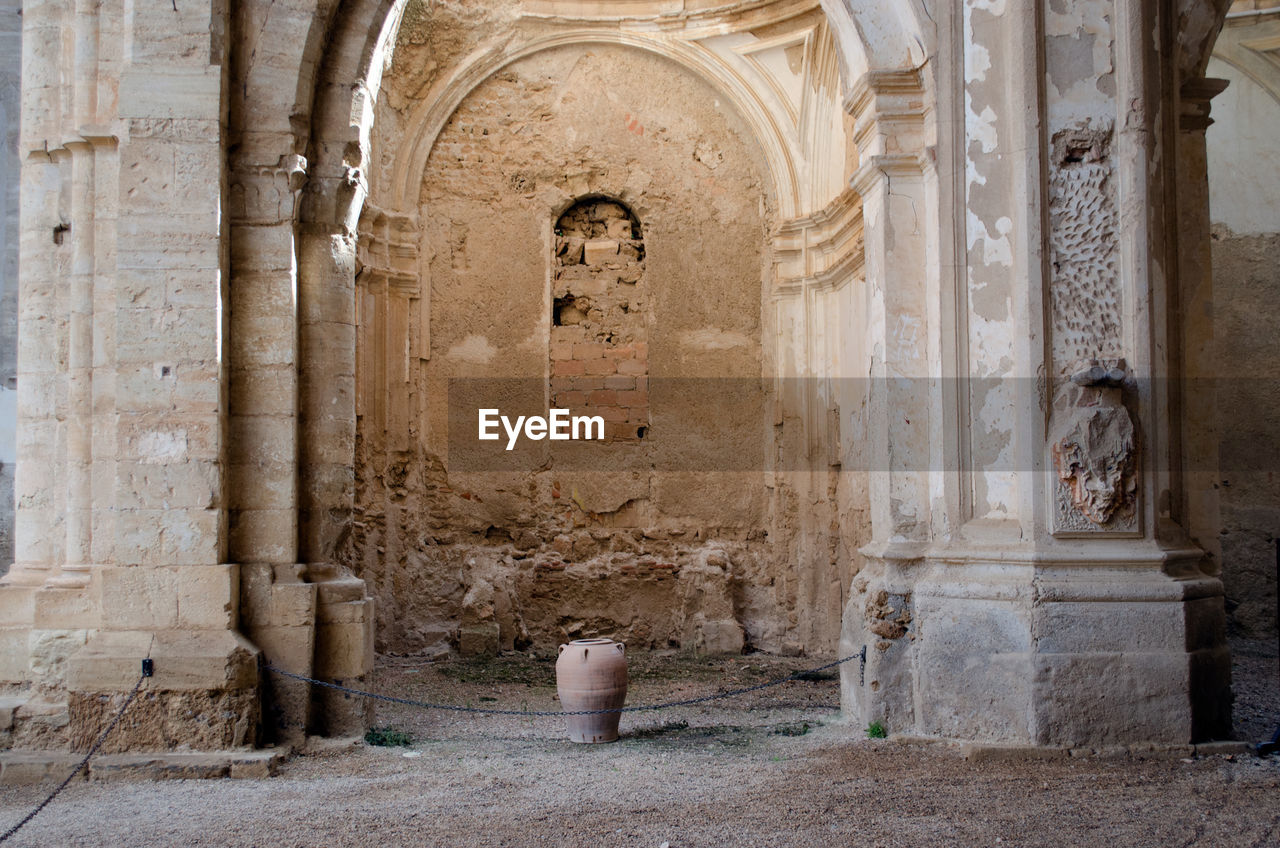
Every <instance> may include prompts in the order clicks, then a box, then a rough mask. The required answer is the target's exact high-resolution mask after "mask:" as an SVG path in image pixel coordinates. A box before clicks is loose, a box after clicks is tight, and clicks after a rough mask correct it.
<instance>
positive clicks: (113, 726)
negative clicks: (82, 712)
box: [0, 640, 154, 842]
mask: <svg viewBox="0 0 1280 848" xmlns="http://www.w3.org/2000/svg"><path fill="white" fill-rule="evenodd" d="M153 641H154V640H153ZM150 676H151V675H150V674H148V673H147V672H146V671H143V673H142V676H141V677H139V678H138V682H137V683H135V684H133V690H132V691H131V692H129V697H128V698H126V699H125V701H124V706H122V707H120V711H119V712H117V713H116V715H115V718H113V719H111V723H110V724H108V725H107V729H106V730H104V731H102V735H101V736H99V737H98V741H97V742H94V743H93V747H92V748H90V749H89V753H87V754H85V755H84V759H82V760H81V761H80V764H79V765H77V766H76V767H75V768H74V769H73V770H72V771H71V774H69V775H67V777H66V779H65V780H63V781H62V782H61V783H59V784H58V788H57V789H55V790H53V791H52V792H50V793H49V797H47V798H45V799H44V800H43V801H41V802H40V803H39V804H37V805H36V808H35V809H34V810H32V811H31V812H29V813H27V817H26V818H24V819H23V820H22V821H20V822H18V823H17V824H15V825H14V826H13V827H11V828H9V829H8V830H6V831H5V832H4V835H3V836H0V842H5V841H7V840H8V839H9V838H10V837H11V836H13V835H14V834H15V833H17V832H18V831H20V830H22V828H23V827H25V826H26V824H27V822H29V821H31V820H32V819H34V818H35V817H36V816H38V815H40V811H41V810H43V809H44V808H45V807H47V806H49V802H50V801H52V800H53V799H54V798H57V797H58V795H59V794H60V793H61V792H62V790H64V789H66V788H67V786H69V785H70V784H71V781H72V780H74V779H75V777H76V775H78V774H80V772H81V771H83V770H84V767H85V766H87V765H89V760H91V759H93V755H94V754H96V753H98V749H99V748H101V747H102V744H103V743H104V742H106V741H107V737H108V736H110V735H111V731H113V730H115V729H116V725H117V724H119V723H120V719H121V718H122V717H123V716H124V714H125V713H126V712H127V711H128V709H129V705H130V704H132V703H133V699H134V698H136V697H137V696H138V691H139V690H140V689H141V688H142V681H144V680H146V679H147V678H148V677H150Z"/></svg>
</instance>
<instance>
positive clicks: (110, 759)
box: [0, 750, 284, 786]
mask: <svg viewBox="0 0 1280 848" xmlns="http://www.w3.org/2000/svg"><path fill="white" fill-rule="evenodd" d="M82 756H83V755H82V754H68V753H65V752H62V751H6V752H4V753H0V785H3V786H13V785H18V784H30V783H42V782H44V781H61V780H62V779H63V778H65V777H66V776H67V773H68V772H69V771H71V769H73V768H75V766H76V764H77V763H79V762H80V758H81V757H82ZM283 759H284V754H283V752H282V751H275V750H265V751H249V750H245V751H199V752H172V751H161V752H157V753H140V754H103V755H102V756H98V757H94V758H93V759H92V760H91V761H90V762H89V768H88V773H87V774H81V775H79V776H77V778H76V780H131V781H141V780H209V779H214V778H224V777H230V778H233V779H262V778H266V777H271V776H272V775H274V774H275V773H276V769H277V768H278V767H279V765H280V762H281V760H283Z"/></svg>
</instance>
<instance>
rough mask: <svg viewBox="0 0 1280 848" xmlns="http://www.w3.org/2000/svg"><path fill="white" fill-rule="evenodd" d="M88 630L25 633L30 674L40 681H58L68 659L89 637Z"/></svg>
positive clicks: (63, 672) (65, 668)
mask: <svg viewBox="0 0 1280 848" xmlns="http://www.w3.org/2000/svg"><path fill="white" fill-rule="evenodd" d="M89 633H90V631H88V630H37V629H32V630H31V631H30V632H29V633H28V634H27V651H26V654H27V658H28V660H27V662H28V667H29V668H30V669H31V674H32V675H33V676H34V677H35V678H37V679H39V680H41V681H42V682H49V683H55V684H56V683H60V682H61V681H62V679H63V678H64V677H65V676H66V671H67V661H68V659H69V658H70V657H71V656H72V655H73V654H75V653H76V652H77V651H79V650H80V649H81V648H82V647H83V646H84V644H85V642H86V641H87V640H88V638H89Z"/></svg>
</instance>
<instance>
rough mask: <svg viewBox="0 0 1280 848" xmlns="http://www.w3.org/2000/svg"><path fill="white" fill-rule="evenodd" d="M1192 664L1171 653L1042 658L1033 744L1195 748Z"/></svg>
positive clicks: (1035, 680)
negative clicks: (1151, 744)
mask: <svg viewBox="0 0 1280 848" xmlns="http://www.w3.org/2000/svg"><path fill="white" fill-rule="evenodd" d="M1188 674H1189V672H1188V662H1187V656H1186V654H1185V653H1182V652H1181V651H1180V650H1179V651H1177V652H1170V653H1123V654H1122V653H1109V654H1040V655H1037V656H1036V657H1035V658H1034V668H1033V675H1034V676H1033V677H1032V686H1033V692H1032V696H1033V697H1032V699H1031V703H1030V705H1031V708H1032V710H1034V713H1035V728H1036V738H1035V742H1036V743H1037V744H1040V745H1054V746H1059V747H1081V746H1098V745H1103V746H1106V745H1128V744H1132V743H1134V742H1154V743H1157V744H1165V745H1185V744H1187V743H1189V742H1190V741H1191V738H1192V727H1191V715H1190V713H1191V709H1190V702H1189V699H1188V697H1187V693H1188V692H1189V691H1190V690H1189V688H1188V683H1189V681H1188Z"/></svg>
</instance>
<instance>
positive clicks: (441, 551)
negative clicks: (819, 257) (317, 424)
mask: <svg viewBox="0 0 1280 848" xmlns="http://www.w3.org/2000/svg"><path fill="white" fill-rule="evenodd" d="M410 25H411V22H408V21H407V22H406V26H410ZM399 58H400V57H398V59H399ZM409 67H410V68H411V69H413V68H414V66H413V65H410V66H409ZM415 71H416V69H414V70H406V71H401V70H400V67H399V62H398V61H397V64H396V65H394V66H393V67H392V68H391V69H390V70H389V71H388V73H387V77H386V79H385V81H384V85H385V86H386V87H387V88H389V89H391V90H396V89H398V88H400V87H401V86H403V85H404V81H403V80H402V79H401V75H402V74H409V73H412V72H415ZM388 102H389V103H396V99H395V98H394V97H392V98H388ZM405 106H406V108H410V107H411V104H410V103H407V102H406V104H405ZM389 123H394V122H389ZM379 138H381V139H383V141H382V143H383V144H386V143H388V142H387V141H386V137H385V136H383V135H382V134H381V133H379ZM749 138H750V135H749V133H748V132H747V131H746V130H745V128H744V127H743V126H742V123H741V120H740V119H739V118H738V117H737V116H736V115H734V114H733V113H732V111H730V110H729V109H727V108H725V107H724V105H723V104H722V103H721V101H720V100H719V99H718V98H717V94H716V92H715V91H714V90H713V89H711V88H710V87H709V86H707V85H706V84H705V83H703V82H700V81H698V80H696V79H695V78H693V77H692V76H691V75H689V74H688V73H687V72H685V71H682V70H681V69H680V68H679V67H678V66H676V65H675V64H673V63H671V62H669V61H667V60H664V59H662V58H659V57H655V56H652V55H650V54H646V53H643V52H641V51H636V50H629V49H626V48H621V47H610V46H596V47H590V48H584V47H575V48H565V49H559V50H552V51H547V52H543V53H539V54H537V55H535V56H533V57H531V58H528V59H525V60H522V61H520V62H517V63H515V64H512V65H510V66H508V67H507V68H505V69H504V70H503V71H502V72H501V73H499V74H497V75H496V76H494V77H493V78H491V79H489V80H487V81H486V82H484V83H483V84H481V85H480V86H479V87H478V88H477V89H476V90H475V91H474V92H473V93H472V94H471V95H470V96H468V97H467V99H466V100H465V101H464V102H463V103H462V105H461V107H460V108H459V109H458V111H457V112H456V113H455V114H454V115H453V116H452V118H451V119H450V121H449V123H448V124H447V125H446V127H445V129H444V131H443V133H442V134H441V136H440V138H439V139H438V140H437V141H436V144H435V148H434V150H433V152H432V155H431V158H430V160H429V162H428V167H427V170H426V173H425V174H424V176H423V184H422V194H421V206H420V207H419V210H418V216H419V221H420V225H421V228H422V230H423V238H422V242H421V245H420V248H419V256H420V257H421V259H420V266H419V269H420V270H419V274H420V285H421V287H422V288H421V293H420V297H419V299H420V300H422V301H429V305H428V306H427V307H425V308H424V307H423V306H422V305H421V304H419V305H418V306H417V307H416V308H414V307H410V306H409V305H408V304H409V301H407V300H400V301H399V302H398V304H397V300H396V298H395V297H394V296H392V295H388V296H387V297H386V298H385V300H383V301H382V302H379V298H378V295H377V294H376V292H373V291H370V290H369V289H368V288H367V287H366V289H365V291H364V295H363V296H364V300H362V304H363V305H364V307H365V308H364V309H363V311H362V313H361V321H362V325H363V326H362V336H361V339H362V352H361V358H360V362H361V366H362V367H361V369H360V371H359V382H360V385H361V387H362V394H361V398H362V403H361V406H360V415H361V418H360V421H361V426H360V448H359V450H360V454H359V461H358V477H359V493H360V500H359V507H360V513H361V514H360V515H359V516H358V518H357V524H356V527H357V530H356V532H355V533H354V534H353V536H352V547H351V552H350V556H351V557H352V563H353V565H354V566H355V570H356V572H357V573H358V574H360V575H361V576H363V577H365V579H366V580H369V581H370V583H371V585H372V586H373V587H374V591H375V593H376V596H377V597H378V598H379V602H380V603H379V609H380V623H381V627H380V645H381V646H382V647H384V648H386V649H389V650H398V651H416V650H423V649H431V648H437V647H442V646H446V645H450V644H460V645H461V647H463V649H464V650H472V649H480V648H482V647H487V648H489V649H496V648H497V647H499V646H502V647H508V648H509V647H511V646H513V645H518V646H526V645H529V644H536V645H538V646H540V647H543V648H545V647H548V646H551V645H553V644H554V643H555V642H556V641H558V640H562V639H564V638H566V637H576V636H583V635H594V634H596V633H609V634H612V635H614V636H617V637H620V638H625V639H626V640H628V641H629V642H631V643H633V644H636V645H637V646H661V647H666V646H668V645H682V646H686V647H704V648H707V649H710V650H725V649H729V650H734V649H737V648H740V647H741V646H742V644H743V640H744V637H745V639H746V641H747V642H749V643H750V644H753V645H756V646H759V647H764V648H768V649H773V650H779V649H781V648H782V647H783V642H784V641H791V640H793V639H795V638H796V636H795V628H796V617H797V615H799V616H800V617H801V618H803V617H805V613H803V612H797V609H796V605H797V598H796V595H795V588H794V575H793V574H791V572H792V571H793V570H797V569H799V568H802V567H803V563H797V562H794V561H792V560H790V559H788V558H787V557H786V556H785V555H784V551H785V540H784V539H774V538H771V534H770V530H771V529H772V528H773V526H774V525H773V524H771V521H773V522H777V521H778V520H779V518H780V517H779V516H777V515H772V516H771V515H770V511H769V506H770V504H769V500H768V498H769V494H770V493H769V491H768V490H767V488H766V477H765V474H764V465H763V462H764V446H763V439H764V436H765V435H766V433H767V431H768V425H767V421H766V418H765V407H764V405H763V401H764V398H763V387H762V383H761V377H762V374H763V373H764V359H763V353H762V349H761V332H762V321H763V319H762V302H763V295H764V285H765V280H766V278H765V276H764V274H765V269H766V268H767V250H766V245H767V229H766V223H767V219H766V218H765V217H764V216H765V211H766V209H767V203H768V202H769V198H768V197H767V195H766V186H765V185H764V183H763V181H762V178H761V176H760V174H761V172H762V169H763V166H762V163H761V162H760V161H759V156H758V154H757V153H756V152H755V151H754V150H753V149H752V146H751V144H750V142H749ZM596 195H604V196H607V197H616V198H618V199H620V200H621V201H622V202H623V203H625V204H626V205H627V206H629V207H630V210H631V211H632V212H633V213H634V214H635V216H636V219H637V226H636V227H635V230H636V232H634V235H640V236H642V240H641V239H636V238H632V237H631V236H632V235H633V232H632V225H631V223H630V222H627V223H626V224H625V229H626V230H627V231H628V232H626V233H622V232H621V231H619V232H618V233H616V234H612V235H614V236H616V237H618V238H620V239H621V241H620V242H618V243H614V242H611V241H610V239H609V238H607V237H604V236H608V235H610V234H609V233H603V232H602V233H600V234H599V235H601V236H602V238H600V239H594V240H591V241H586V238H585V236H586V235H590V234H584V237H583V238H578V237H576V236H574V235H573V233H572V232H571V230H572V227H573V225H572V224H571V222H568V221H567V220H558V216H559V214H560V212H561V210H563V209H565V208H566V207H568V206H569V205H570V204H572V203H573V202H574V201H575V200H577V199H579V198H583V197H588V198H590V197H593V196H596ZM593 208H594V207H593ZM566 217H572V214H571V215H570V216H566ZM599 223H601V224H602V225H605V222H604V221H601V222H599ZM556 225H559V226H560V229H561V232H560V233H559V234H557V233H556V232H555V231H554V230H555V228H556ZM575 239H576V240H575ZM583 241H586V244H585V245H584V244H583V243H582V242H583ZM570 245H572V246H570ZM604 247H613V248H614V251H615V252H614V258H615V259H616V260H617V261H612V262H611V261H608V258H607V257H602V256H601V255H599V254H600V252H601V251H602V250H603V249H604ZM639 251H643V253H642V254H641V253H640V252H639ZM570 252H572V256H569V255H568V254H569V253H570ZM553 253H554V254H555V255H554V257H553ZM624 254H625V255H624ZM641 256H642V259H641ZM601 273H604V274H606V275H607V276H608V277H609V279H608V280H606V281H604V282H602V281H601V280H600V279H597V278H598V277H600V274H601ZM578 277H581V278H582V279H580V280H579V279H578ZM605 285H609V286H614V287H621V288H623V289H625V297H624V296H623V295H619V294H616V293H615V294H610V293H609V292H608V291H607V290H606V289H605V288H603V287H602V286H605ZM392 287H393V288H394V285H393V286H392ZM562 288H563V289H564V291H561V289H562ZM574 288H577V289H580V291H576V292H572V294H574V295H577V298H578V299H577V300H576V301H575V303H577V307H575V306H574V305H573V304H571V303H569V300H570V296H571V295H570V293H571V291H572V289H574ZM587 289H591V291H590V292H587V291H586V290H587ZM596 289H599V291H596ZM588 301H593V302H590V303H589V302H588ZM578 307H580V309H579V308H578ZM624 309H625V310H626V311H625V312H624V311H623V310H624ZM397 310H399V311H401V312H402V314H399V315H397V314H396V312H397ZM606 313H607V314H606ZM588 335H589V336H591V338H588V337H587V336H588ZM397 336H401V337H400V338H397ZM569 336H575V337H574V338H570V337H569ZM577 336H580V338H578V337H577ZM425 338H429V344H428V343H427V342H425V341H422V340H423V339H425ZM409 339H416V340H418V345H419V346H420V348H419V350H420V352H421V354H422V355H420V356H413V357H411V358H410V359H411V361H410V363H409V366H408V368H407V369H405V370H404V371H403V372H400V371H398V370H397V371H396V374H395V376H394V377H386V376H381V375H382V374H383V372H384V370H385V369H392V370H394V369H400V368H401V367H402V366H401V365H400V362H401V361H403V360H402V357H403V351H404V350H405V344H406V342H407V341H408V340H409ZM606 372H607V373H606ZM460 378H525V379H526V380H528V381H529V382H528V384H527V385H528V386H530V387H532V388H531V390H533V391H535V394H536V396H537V398H538V399H539V403H541V398H542V397H543V390H544V389H546V390H547V391H548V392H549V395H550V396H552V397H555V398H557V399H559V401H560V402H562V403H564V404H565V405H567V406H569V407H570V408H571V409H572V410H573V412H574V413H575V414H576V413H581V412H586V413H589V414H597V413H604V414H606V416H607V418H608V422H607V426H608V427H611V428H612V427H613V426H614V425H615V424H617V425H620V426H621V425H626V427H627V430H626V431H625V439H619V436H623V435H624V432H623V431H617V432H614V431H610V433H609V435H610V439H609V440H608V441H607V442H606V443H605V444H603V445H600V446H598V447H599V450H598V451H596V452H595V453H594V454H593V455H592V456H591V457H590V458H586V459H584V458H582V457H581V455H579V457H578V459H577V461H575V462H570V463H567V464H565V463H561V466H560V467H557V465H556V460H552V462H551V463H549V467H546V468H544V469H543V470H538V469H539V462H540V461H534V462H533V463H532V464H530V465H528V466H527V467H526V468H524V469H522V470H519V471H510V472H483V473H475V471H474V470H469V469H468V468H467V467H466V466H465V465H464V464H460V463H459V462H458V457H457V456H456V455H455V456H453V464H452V466H451V465H450V451H449V447H450V443H449V437H450V435H451V433H450V429H449V428H450V426H455V427H457V426H462V427H467V428H470V429H472V430H474V427H475V419H474V416H475V410H474V408H471V409H470V410H469V413H468V417H465V418H463V419H461V420H450V417H449V414H450V410H449V407H448V398H449V394H450V382H449V381H450V380H458V379H460ZM672 378H679V379H688V378H695V379H706V380H707V383H706V386H707V387H708V388H705V389H702V388H696V387H695V388H694V390H695V391H712V392H714V391H717V389H716V388H715V386H716V385H717V383H716V380H717V379H721V380H723V379H724V378H732V379H735V380H736V381H737V382H736V383H735V384H734V385H735V388H734V391H747V392H748V393H749V394H752V395H754V396H753V397H750V398H748V399H745V400H744V399H742V398H738V403H737V405H736V407H735V408H734V409H733V410H732V411H731V410H714V409H712V408H711V407H710V406H709V405H708V404H706V403H702V404H699V403H695V402H690V400H689V398H688V397H686V396H685V395H684V392H685V391H688V390H690V387H683V388H680V389H677V388H674V387H672V388H669V389H668V390H667V391H665V392H660V391H654V389H655V387H656V386H659V385H667V386H671V385H673V384H671V383H663V382H662V381H664V380H672ZM380 379H384V380H388V381H389V382H387V383H385V384H384V385H387V386H388V388H387V390H386V394H385V395H384V394H383V393H382V392H381V391H380V390H379V380H380ZM400 380H403V383H402V384H400V383H399V381H400ZM548 380H549V382H548ZM646 380H647V381H649V382H648V384H647V385H646V386H645V387H644V388H640V387H639V386H638V384H637V381H646ZM390 381H394V382H395V383H397V384H399V385H402V387H403V390H401V391H395V392H393V391H392V390H391V388H390V386H391V385H392V382H390ZM610 381H613V382H612V383H611V382H610ZM619 381H625V382H626V384H627V385H626V386H623V385H622V384H621V382H619ZM596 383H598V384H599V385H596ZM579 395H581V397H579ZM642 395H643V396H642ZM384 397H385V407H384V406H383V401H382V398H384ZM575 400H576V401H581V403H576V402H574V401H575ZM640 400H643V401H644V402H643V403H641V402H640ZM624 401H625V403H624ZM632 401H635V403H632ZM518 411H520V412H522V413H523V412H525V410H524V409H523V408H522V409H520V410H518ZM530 411H533V410H530ZM544 411H545V410H544ZM716 411H722V412H723V413H724V416H725V418H726V419H728V420H712V418H711V413H713V412H716ZM618 415H621V416H623V417H624V419H625V420H618V421H616V422H615V421H613V420H612V419H613V418H614V417H615V416H618ZM632 418H635V420H634V421H633V420H631V419H632ZM650 422H651V423H652V427H651V429H650ZM641 427H643V428H645V430H644V432H643V433H641V431H640V428H641ZM466 436H467V438H474V436H473V433H467V434H466ZM699 437H701V438H705V439H706V440H707V443H708V444H716V445H718V446H729V447H730V448H731V449H732V450H734V451H736V452H738V453H740V454H741V457H740V458H741V459H742V463H741V465H740V466H738V467H737V470H715V469H714V468H713V467H711V468H709V467H708V466H706V465H705V464H704V463H705V462H706V461H707V458H706V457H704V456H700V455H697V454H696V453H694V454H691V455H689V456H688V457H681V456H678V455H676V454H675V452H676V451H678V450H680V446H681V444H687V443H689V442H691V441H692V442H696V441H697V439H698V438H699ZM614 469H617V470H614ZM784 509H786V510H790V511H794V509H795V505H794V504H788V505H787V506H786V507H784ZM783 520H784V521H787V522H790V521H793V519H789V518H783ZM699 596H701V599H700V597H699ZM833 606H834V605H833ZM837 621H838V619H835V618H832V619H831V620H829V621H827V622H826V624H825V630H826V643H827V644H829V643H830V641H831V640H832V639H833V638H834V634H835V631H836V627H837V626H838V624H837ZM809 647H810V648H811V649H817V648H818V647H819V645H817V644H811V645H810V646H809Z"/></svg>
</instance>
